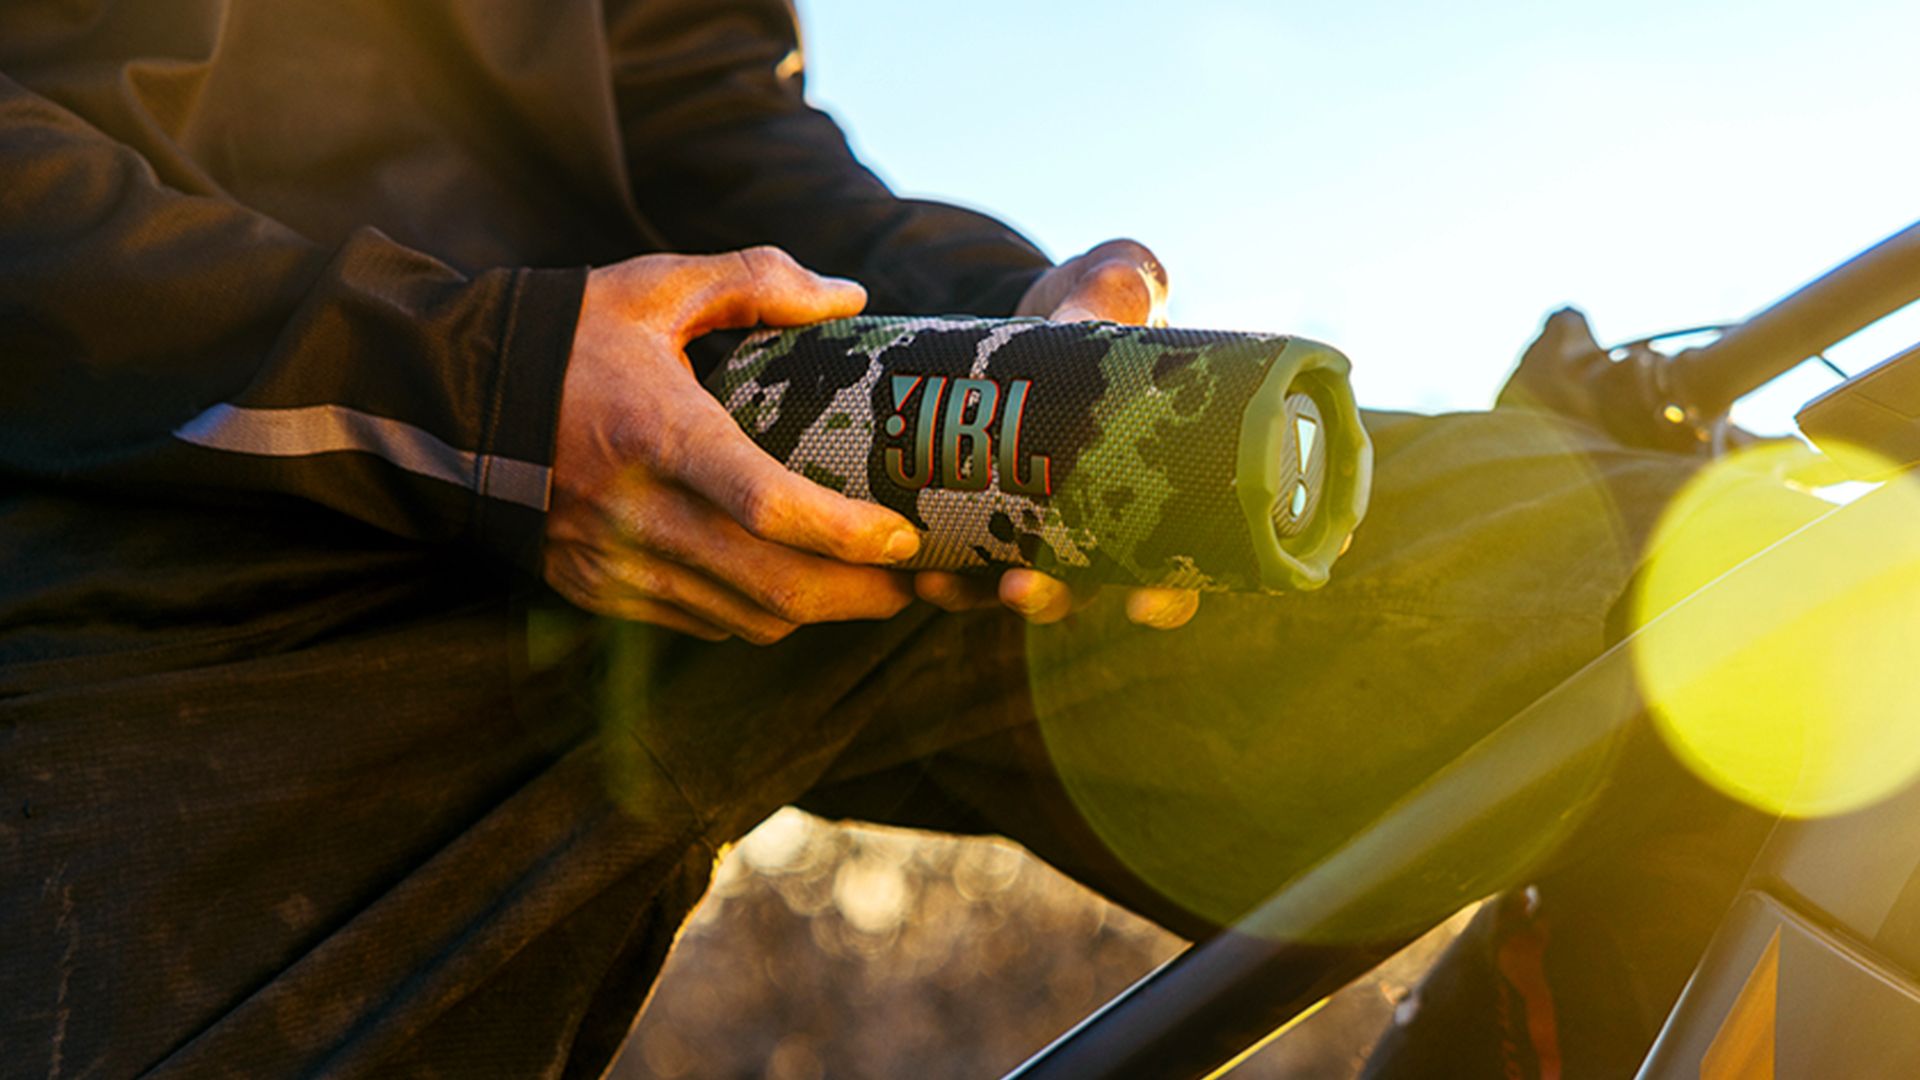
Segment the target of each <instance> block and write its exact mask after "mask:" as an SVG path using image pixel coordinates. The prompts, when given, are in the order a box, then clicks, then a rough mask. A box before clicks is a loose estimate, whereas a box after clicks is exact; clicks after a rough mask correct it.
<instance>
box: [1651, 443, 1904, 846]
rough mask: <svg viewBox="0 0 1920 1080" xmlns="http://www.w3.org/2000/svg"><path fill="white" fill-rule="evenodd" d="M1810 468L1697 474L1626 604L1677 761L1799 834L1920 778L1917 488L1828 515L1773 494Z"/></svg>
mask: <svg viewBox="0 0 1920 1080" xmlns="http://www.w3.org/2000/svg"><path fill="white" fill-rule="evenodd" d="M1805 454H1806V451H1805V449H1804V448H1795V447H1784V448H1783V447H1778V446H1770V447H1765V448H1761V449H1758V450H1755V451H1749V452H1745V453H1742V454H1736V455H1733V456H1731V457H1729V458H1726V459H1723V460H1722V461H1720V462H1717V463H1715V464H1714V465H1713V466H1711V467H1709V468H1708V469H1706V470H1704V471H1703V472H1702V473H1701V474H1700V475H1699V476H1698V477H1697V478H1696V479H1695V481H1694V482H1693V483H1692V484H1691V485H1689V487H1688V488H1687V489H1686V490H1684V491H1683V492H1682V493H1681V495H1680V496H1679V497H1678V498H1677V499H1676V500H1675V501H1674V503H1673V504H1672V506H1671V507H1670V508H1669V511H1668V513H1667V515H1666V517H1665V518H1664V520H1663V523H1662V525H1661V527H1660V528H1659V530H1658V531H1657V532H1656V534H1655V540H1654V545H1653V548H1652V551H1653V555H1652V557H1651V558H1650V559H1649V561H1648V563H1647V565H1646V568H1645V570H1644V571H1643V573H1642V576H1641V580H1640V583H1639V586H1638V589H1637V592H1636V595H1635V597H1634V606H1635V617H1636V623H1637V624H1638V625H1639V626H1640V627H1641V629H1640V631H1639V633H1638V634H1637V635H1636V637H1635V639H1634V656H1635V662H1636V667H1637V669H1638V673H1639V677H1640V682H1641V689H1642V693H1643V695H1644V696H1645V698H1646V700H1647V702H1648V704H1649V706H1650V707H1651V711H1652V714H1653V718H1654V721H1655V725H1656V727H1657V728H1658V730H1659V731H1660V733H1661V735H1662V736H1664V737H1665V739H1666V741H1667V743H1668V745H1669V746H1670V747H1671V748H1672V749H1673V751H1674V753H1675V755H1676V756H1677V757H1679V758H1680V760H1682V761H1683V762H1685V763H1686V764H1687V765H1688V766H1689V767H1690V768H1692V769H1693V771H1694V772H1696V773H1697V774H1698V775H1699V776H1700V777H1701V778H1702V779H1704V780H1706V781H1707V782H1708V783H1710V784H1712V785H1713V786H1715V787H1716V788H1718V789H1720V790H1721V791H1723V792H1725V793H1726V794H1728V795H1731V796H1733V797H1735V798H1738V799H1741V800H1743V801H1745V802H1747V803H1749V804H1751V805H1753V806H1755V807H1758V808H1760V809H1762V810H1765V811H1767V812H1770V813H1777V814H1785V815H1789V816H1795V817H1804V816H1811V815H1822V814H1833V813H1840V812H1844V811H1848V810H1853V809H1857V808H1859V807H1861V806H1864V805H1866V804H1869V803H1872V802H1875V801H1877V800H1879V799H1881V798H1883V797H1885V796H1887V795H1889V794H1891V793H1893V792H1894V791H1896V790H1898V789H1900V788H1902V787H1904V786H1905V785H1907V784H1908V783H1910V782H1911V781H1912V780H1913V779H1914V778H1915V777H1916V776H1920V737H1916V735H1917V734H1920V731H1916V728H1917V727H1920V681H1916V680H1915V679H1914V678H1913V668H1912V665H1913V664H1914V647H1915V645H1916V643H1920V484H1917V483H1916V482H1915V481H1914V480H1912V479H1911V478H1907V477H1901V478H1897V479H1894V480H1892V481H1889V482H1888V483H1886V484H1884V485H1883V486H1882V487H1881V488H1879V489H1878V490H1876V491H1874V492H1872V493H1870V494H1868V495H1866V496H1864V497H1862V498H1861V499H1859V500H1858V501H1856V502H1854V503H1852V504H1851V505H1848V506H1845V507H1841V508H1838V509H1834V508H1831V507H1824V506H1822V504H1817V503H1814V502H1813V501H1812V500H1810V499H1807V498H1805V497H1802V496H1798V495H1796V494H1795V493H1794V492H1792V491H1791V490H1790V489H1789V488H1788V487H1786V486H1784V485H1781V484H1779V483H1778V482H1777V479H1776V478H1777V477H1778V476H1779V475H1780V474H1781V473H1782V472H1783V471H1785V470H1784V468H1783V463H1787V462H1789V461H1790V459H1791V458H1793V457H1794V456H1796V455H1799V456H1804V455H1805ZM1815 508H1817V509H1815ZM1809 521H1810V522H1811V523H1809ZM1782 537H1784V539H1783V538H1782ZM1756 551H1757V552H1759V554H1757V555H1752V553H1753V552H1756ZM1749 555H1751V557H1750V558H1749V557H1748V556H1749ZM1743 560H1744V561H1743ZM1702 585H1707V586H1708V587H1706V588H1701V586H1702Z"/></svg>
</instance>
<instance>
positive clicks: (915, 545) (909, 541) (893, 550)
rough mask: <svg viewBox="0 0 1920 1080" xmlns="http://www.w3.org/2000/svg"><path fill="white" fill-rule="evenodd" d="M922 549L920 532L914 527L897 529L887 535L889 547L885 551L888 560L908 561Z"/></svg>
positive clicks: (896, 561)
mask: <svg viewBox="0 0 1920 1080" xmlns="http://www.w3.org/2000/svg"><path fill="white" fill-rule="evenodd" d="M919 550H920V534H919V533H917V532H914V531H913V530H912V529H898V530H895V532H894V534H893V535H892V536H889V537H887V549H886V551H885V552H884V554H885V556H886V560H887V561H888V562H895V563H898V562H906V561H907V560H908V559H911V558H913V556H914V555H915V554H916V553H917V552H919Z"/></svg>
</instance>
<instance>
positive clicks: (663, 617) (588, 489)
mask: <svg viewBox="0 0 1920 1080" xmlns="http://www.w3.org/2000/svg"><path fill="white" fill-rule="evenodd" d="M866 302H867V296H866V291H865V290H864V289H862V288H861V287H860V286H859V285H857V284H855V283H854V282H851V281H846V280H843V279H840V278H829V277H821V276H820V275H818V274H815V273H813V272H811V271H809V270H806V269H804V268H802V267H801V266H800V265H799V264H798V263H796V262H794V261H793V259H792V258H791V257H789V256H788V255H787V254H786V253H785V252H782V251H779V250H777V249H774V248H753V249H750V250H747V251H740V252H734V253H730V254H725V255H700V256H692V255H644V256H641V257H639V258H636V259H629V260H628V261H626V262H623V263H618V264H616V265H613V266H607V267H602V268H600V269H598V270H595V271H594V272H593V273H592V274H591V275H590V276H589V277H588V279H587V289H586V296H585V299H584V302H583V303H582V304H581V308H580V321H579V325H578V327H577V328H576V330H575V332H574V339H573V355H572V357H571V358H570V359H569V360H568V363H567V373H566V380H565V383H564V385H563V386H562V389H561V395H560V431H559V437H558V446H557V448H556V450H555V454H554V463H553V485H554V498H553V509H552V511H551V512H550V513H549V514H548V515H547V526H546V546H545V552H544V560H545V571H546V578H547V581H548V583H549V584H551V585H552V586H553V587H554V588H555V589H556V590H558V591H559V592H560V593H561V595H563V596H565V597H566V598H567V599H569V600H571V601H572V602H573V603H575V604H578V605H579V606H581V607H583V608H586V609H588V610H590V611H597V612H601V613H603V614H607V615H613V616H617V617H619V618H623V619H633V620H636V621H640V622H649V623H655V624H658V625H660V626H664V627H668V628H670V629H673V630H678V631H681V632H683V633H688V634H692V635H694V636H696V637H702V638H707V639H709V640H714V641H718V640H721V639H723V638H726V637H729V636H733V635H738V636H740V637H742V638H745V639H746V640H748V641H753V642H757V643H760V644H766V643H770V642H774V641H778V640H780V639H781V638H783V637H785V636H786V635H787V634H789V633H791V632H792V631H793V630H794V628H795V627H797V626H799V625H801V624H803V623H816V622H836V621H842V620H847V619H885V618H889V617H891V616H892V615H894V614H896V613H897V612H899V611H900V609H901V608H903V607H905V606H906V605H907V604H908V603H909V602H911V601H912V599H913V591H912V587H911V583H910V582H909V580H908V578H907V575H905V574H903V573H899V572H897V571H890V570H883V569H878V568H877V567H878V566H885V565H888V564H891V563H897V562H899V561H901V560H903V559H907V558H910V557H912V555H913V554H914V553H915V552H916V551H918V550H919V547H920V536H919V533H918V532H917V531H915V530H914V528H913V526H912V525H910V524H909V523H908V522H907V520H906V519H905V518H902V517H901V516H900V515H898V514H896V513H894V512H893V511H891V510H887V509H885V508H883V507H880V506H876V505H873V504H871V503H863V502H856V501H855V500H852V499H848V498H846V497H844V496H842V495H839V494H837V493H835V492H832V491H829V490H828V489H826V488H824V487H821V486H820V485H818V484H815V483H814V482H813V481H811V480H808V479H806V478H805V477H802V476H798V475H796V474H794V473H791V472H788V471H787V469H786V468H785V467H783V466H782V465H781V464H780V463H779V462H778V461H775V460H774V459H773V458H772V457H771V456H769V455H768V454H767V453H766V452H765V451H763V450H761V449H760V448H759V447H758V446H755V445H754V443H753V441H752V440H751V439H749V438H748V437H747V435H746V434H745V433H744V432H742V431H741V430H740V428H739V426H738V425H737V424H735V423H734V421H733V418H732V417H730V416H728V415H727V412H726V410H725V409H724V408H722V407H721V405H720V403H719V402H718V401H716V400H714V398H713V396H712V395H710V394H708V393H707V392H706V390H704V389H702V388H701V386H700V384H699V382H698V381H697V380H695V378H694V376H693V370H692V367H691V366H690V365H689V364H688V362H687V356H686V352H685V348H686V344H687V342H689V341H691V340H693V339H694V338H696V337H699V336H700V335H701V334H704V333H707V332H708V331H710V330H721V329H732V328H739V327H748V326H754V325H759V324H764V325H768V326H797V325H801V324H805V323H812V322H820V321H822V320H826V319H838V318H844V317H846V316H850V315H857V314H859V312H860V309H861V308H863V307H865V306H866ZM859 564H875V565H859Z"/></svg>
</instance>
